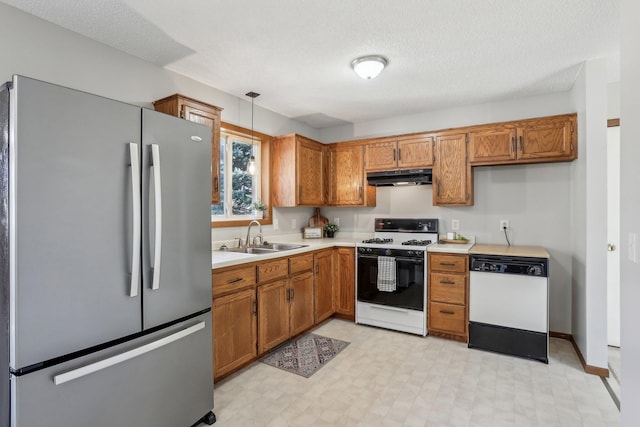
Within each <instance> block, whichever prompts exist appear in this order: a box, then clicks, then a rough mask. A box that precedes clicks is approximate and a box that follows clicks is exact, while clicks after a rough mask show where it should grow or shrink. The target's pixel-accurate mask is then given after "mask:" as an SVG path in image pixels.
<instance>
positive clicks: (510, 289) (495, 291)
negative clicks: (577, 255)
mask: <svg viewBox="0 0 640 427" xmlns="http://www.w3.org/2000/svg"><path fill="white" fill-rule="evenodd" d="M548 263H549V260H548V259H547V258H532V257H520V256H510V255H495V254H472V255H471V256H470V258H469V270H470V273H469V274H470V277H469V344H468V345H469V348H478V349H482V350H489V351H494V352H498V353H504V354H509V355H513V356H519V357H525V358H529V359H535V360H539V361H541V362H544V363H549V357H548V353H549V309H548V306H549V289H548V288H549V285H548V270H549V267H548Z"/></svg>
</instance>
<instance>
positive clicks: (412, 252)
mask: <svg viewBox="0 0 640 427" xmlns="http://www.w3.org/2000/svg"><path fill="white" fill-rule="evenodd" d="M415 254H416V253H415V251H407V255H409V256H414V255H415Z"/></svg>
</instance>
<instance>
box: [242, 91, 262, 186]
mask: <svg viewBox="0 0 640 427" xmlns="http://www.w3.org/2000/svg"><path fill="white" fill-rule="evenodd" d="M245 95H246V96H248V97H249V98H251V157H249V161H248V162H247V172H248V173H249V175H255V174H256V169H257V165H256V157H255V156H254V155H253V100H254V99H256V98H257V97H259V96H260V94H259V93H256V92H247V93H246V94H245Z"/></svg>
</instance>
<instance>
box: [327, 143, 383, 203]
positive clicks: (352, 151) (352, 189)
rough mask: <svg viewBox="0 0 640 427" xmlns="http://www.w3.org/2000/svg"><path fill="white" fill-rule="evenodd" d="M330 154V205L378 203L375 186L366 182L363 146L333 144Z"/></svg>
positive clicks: (328, 170)
mask: <svg viewBox="0 0 640 427" xmlns="http://www.w3.org/2000/svg"><path fill="white" fill-rule="evenodd" d="M327 157H328V165H327V192H328V195H327V205H329V206H375V205H376V189H375V187H371V186H368V185H367V177H366V174H365V173H364V147H363V146H362V145H340V144H331V145H330V146H329V148H328V149H327Z"/></svg>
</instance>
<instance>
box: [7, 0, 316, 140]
mask: <svg viewBox="0 0 640 427" xmlns="http://www.w3.org/2000/svg"><path fill="white" fill-rule="evenodd" d="M0 40H2V47H1V48H0V52H1V53H2V60H0V81H1V82H5V81H8V80H10V79H11V76H12V75H13V74H22V75H25V76H28V77H33V78H36V79H40V80H45V81H48V82H51V83H56V84H60V85H63V86H68V87H71V88H74V89H80V90H84V91H87V92H91V93H95V94H98V95H102V96H105V97H108V98H113V99H117V100H119V101H124V102H128V103H131V104H135V105H140V106H143V107H149V108H152V105H151V102H153V101H154V100H156V99H160V98H163V97H165V96H169V95H172V94H174V93H181V94H183V95H186V96H191V97H193V98H196V99H199V100H202V101H204V102H207V103H210V104H213V105H216V106H218V107H222V108H224V110H223V111H222V120H224V121H227V122H230V123H233V124H236V125H239V126H244V127H249V128H250V127H251V102H250V100H248V101H247V100H245V99H240V98H237V97H235V96H232V95H229V94H227V93H224V92H222V91H220V90H217V89H215V88H212V87H210V86H206V85H204V84H201V83H198V82H196V81H195V80H191V79H188V78H186V77H183V76H181V75H179V74H176V73H173V72H171V71H168V70H165V69H163V68H161V67H158V66H156V65H154V64H151V63H149V62H145V61H143V60H141V59H138V58H135V57H133V56H131V55H128V54H126V53H123V52H120V51H118V50H115V49H112V48H110V47H108V46H106V45H104V44H101V43H98V42H95V41H93V40H90V39H88V38H86V37H83V36H80V35H78V34H76V33H73V32H71V31H68V30H65V29H63V28H61V27H58V26H56V25H53V24H50V23H48V22H46V21H43V20H41V19H39V18H36V17H34V16H32V15H29V14H26V13H24V12H22V11H19V10H18V9H15V8H13V7H10V6H7V5H5V4H4V3H0ZM250 90H254V91H256V92H260V88H259V87H247V92H249V91H250ZM247 99H248V98H247ZM259 104H260V98H257V99H256V105H255V114H254V116H255V120H254V128H255V129H256V130H257V131H260V132H264V133H266V134H269V135H282V134H286V133H290V132H299V133H302V134H304V135H307V136H309V137H310V138H315V137H317V135H316V134H317V131H316V130H315V129H312V128H310V127H309V126H307V125H305V124H303V123H300V122H296V121H295V120H292V119H289V118H287V117H284V116H282V115H280V114H277V113H274V112H273V111H270V110H267V109H264V108H261V107H259Z"/></svg>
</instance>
